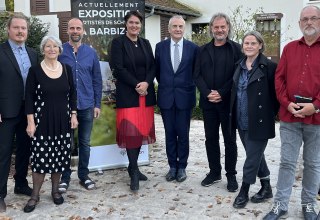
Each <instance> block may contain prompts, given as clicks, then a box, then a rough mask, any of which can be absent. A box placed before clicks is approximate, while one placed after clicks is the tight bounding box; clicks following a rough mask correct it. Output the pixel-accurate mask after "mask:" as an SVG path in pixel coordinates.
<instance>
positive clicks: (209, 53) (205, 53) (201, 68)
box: [193, 39, 243, 111]
mask: <svg viewBox="0 0 320 220" xmlns="http://www.w3.org/2000/svg"><path fill="white" fill-rule="evenodd" d="M213 43H214V39H213V40H212V41H210V42H209V43H207V44H205V45H203V46H202V47H200V49H199V52H198V55H197V59H196V64H195V70H194V72H193V77H194V81H195V84H196V86H197V87H198V89H199V91H200V94H201V95H200V102H199V106H200V108H202V109H212V108H214V106H216V105H222V106H221V107H222V108H225V105H227V106H229V103H230V90H231V86H232V76H233V73H234V64H235V63H236V62H237V61H238V60H239V59H241V58H242V56H243V55H242V52H241V47H240V44H238V43H236V42H234V41H231V40H227V42H226V46H227V57H228V59H227V60H226V63H225V64H226V72H225V74H224V75H223V80H219V81H223V82H224V84H221V85H216V86H217V88H212V87H213V86H212V85H214V74H215V73H214V72H213V71H214V56H215V54H214V51H213ZM211 90H217V91H218V92H219V94H220V95H221V97H222V102H220V103H212V102H209V101H208V98H207V96H208V95H209V94H210V92H211ZM228 109H229V108H227V109H226V111H228Z"/></svg>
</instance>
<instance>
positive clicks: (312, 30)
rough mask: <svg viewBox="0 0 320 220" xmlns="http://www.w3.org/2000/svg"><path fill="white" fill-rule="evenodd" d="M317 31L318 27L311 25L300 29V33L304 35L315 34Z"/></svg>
mask: <svg viewBox="0 0 320 220" xmlns="http://www.w3.org/2000/svg"><path fill="white" fill-rule="evenodd" d="M319 32H320V30H319V29H317V28H315V27H312V26H307V27H305V28H303V29H302V33H303V35H305V36H313V35H315V34H317V33H319Z"/></svg>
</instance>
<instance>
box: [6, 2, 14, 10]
mask: <svg viewBox="0 0 320 220" xmlns="http://www.w3.org/2000/svg"><path fill="white" fill-rule="evenodd" d="M6 10H7V11H14V0H6Z"/></svg>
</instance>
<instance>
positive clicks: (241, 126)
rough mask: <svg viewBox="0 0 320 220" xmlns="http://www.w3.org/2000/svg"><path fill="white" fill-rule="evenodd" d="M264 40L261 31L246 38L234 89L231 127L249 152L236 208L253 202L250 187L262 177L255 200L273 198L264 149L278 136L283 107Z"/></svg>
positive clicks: (235, 203)
mask: <svg viewBox="0 0 320 220" xmlns="http://www.w3.org/2000/svg"><path fill="white" fill-rule="evenodd" d="M264 47H265V46H264V40H263V38H262V36H261V34H260V33H259V32H257V31H251V32H249V33H247V34H245V36H244V37H243V40H242V50H243V53H244V54H245V58H244V59H242V60H240V61H239V62H238V63H237V64H236V65H237V66H236V71H235V74H234V76H233V87H232V90H231V114H230V115H231V120H230V121H231V122H232V125H231V126H237V129H238V132H239V136H240V139H241V141H242V144H243V146H244V148H245V151H246V160H245V163H244V165H243V180H242V186H241V189H240V192H239V195H238V196H237V197H236V199H235V201H234V203H233V207H235V208H244V207H245V206H246V204H247V202H248V201H249V196H248V192H249V187H250V184H254V183H255V182H256V176H258V177H259V178H260V182H261V189H260V191H259V192H258V193H256V194H255V195H254V196H252V197H251V201H252V202H254V203H260V202H263V201H264V200H266V199H269V198H272V197H273V195H272V190H271V186H270V177H269V176H270V171H269V169H268V166H267V163H266V160H265V157H264V150H265V148H266V146H267V143H268V139H270V138H274V137H275V116H276V114H277V112H278V108H279V104H278V102H277V99H276V95H275V88H274V73H275V70H276V64H275V63H274V62H272V61H270V60H269V59H268V58H266V57H265V56H264V55H263V54H262V52H263V51H264Z"/></svg>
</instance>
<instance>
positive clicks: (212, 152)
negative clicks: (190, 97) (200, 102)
mask: <svg viewBox="0 0 320 220" xmlns="http://www.w3.org/2000/svg"><path fill="white" fill-rule="evenodd" d="M202 113H203V122H204V130H205V136H206V150H207V157H208V162H209V168H210V172H213V173H214V174H215V175H221V169H222V166H221V162H220V158H221V153H220V143H219V137H220V136H219V128H220V125H221V129H222V135H223V139H224V147H225V170H226V175H235V174H237V171H236V165H237V156H238V149H237V143H236V130H235V129H229V113H228V109H222V108H213V109H203V110H202ZM230 130H231V133H230Z"/></svg>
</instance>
